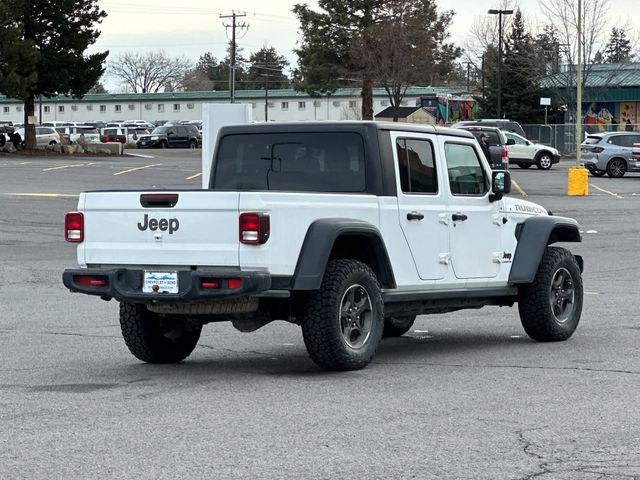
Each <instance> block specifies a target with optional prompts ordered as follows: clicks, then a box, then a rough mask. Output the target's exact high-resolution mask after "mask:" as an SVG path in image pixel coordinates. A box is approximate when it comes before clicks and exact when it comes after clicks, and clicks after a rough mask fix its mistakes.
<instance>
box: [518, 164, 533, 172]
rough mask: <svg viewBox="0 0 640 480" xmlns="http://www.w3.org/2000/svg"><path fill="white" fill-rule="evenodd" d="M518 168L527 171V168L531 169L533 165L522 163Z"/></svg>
mask: <svg viewBox="0 0 640 480" xmlns="http://www.w3.org/2000/svg"><path fill="white" fill-rule="evenodd" d="M518 166H519V167H520V168H524V169H525V170H526V169H527V168H529V167H531V164H530V163H524V162H521V163H519V164H518Z"/></svg>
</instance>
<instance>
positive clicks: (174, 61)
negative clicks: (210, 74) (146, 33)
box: [108, 51, 191, 93]
mask: <svg viewBox="0 0 640 480" xmlns="http://www.w3.org/2000/svg"><path fill="white" fill-rule="evenodd" d="M190 67H191V63H190V62H189V60H187V59H186V57H184V56H181V57H175V58H171V57H169V56H167V54H166V53H164V51H158V52H147V53H136V52H127V53H123V54H121V55H119V56H118V57H116V58H115V60H113V61H111V62H110V63H109V67H108V73H109V75H111V76H112V77H115V78H117V79H118V80H120V81H121V82H122V83H123V84H124V85H125V86H126V87H127V88H128V89H130V90H131V91H132V92H135V93H155V92H160V91H172V90H175V89H178V88H180V87H181V85H182V81H183V80H184V78H185V73H186V72H187V70H188V69H189V68H190Z"/></svg>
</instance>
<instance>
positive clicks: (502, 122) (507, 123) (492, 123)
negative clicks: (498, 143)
mask: <svg viewBox="0 0 640 480" xmlns="http://www.w3.org/2000/svg"><path fill="white" fill-rule="evenodd" d="M474 125H475V126H481V127H497V128H499V129H501V130H505V131H507V132H515V133H517V134H518V135H521V136H523V137H526V135H525V134H524V130H523V129H522V126H521V125H520V124H519V123H518V122H515V121H513V120H508V119H506V118H484V119H480V120H465V121H462V122H458V123H454V124H453V125H451V126H452V127H453V128H459V127H471V126H474Z"/></svg>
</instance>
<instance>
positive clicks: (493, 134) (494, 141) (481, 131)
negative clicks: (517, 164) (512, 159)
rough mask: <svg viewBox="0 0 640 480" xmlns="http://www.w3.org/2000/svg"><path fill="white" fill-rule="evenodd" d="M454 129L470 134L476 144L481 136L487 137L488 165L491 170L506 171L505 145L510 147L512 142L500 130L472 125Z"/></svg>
mask: <svg viewBox="0 0 640 480" xmlns="http://www.w3.org/2000/svg"><path fill="white" fill-rule="evenodd" d="M456 128H458V129H460V130H466V131H468V132H471V133H472V134H473V136H474V137H476V140H478V142H480V137H481V136H482V135H486V136H487V137H489V151H490V152H491V160H490V161H489V163H490V164H491V168H492V169H493V170H501V169H504V170H508V168H509V152H508V151H507V145H511V144H512V142H513V141H511V142H509V141H508V140H507V137H506V135H505V133H504V132H503V131H502V130H501V129H499V128H497V127H480V126H474V125H470V126H469V125H464V126H460V127H456Z"/></svg>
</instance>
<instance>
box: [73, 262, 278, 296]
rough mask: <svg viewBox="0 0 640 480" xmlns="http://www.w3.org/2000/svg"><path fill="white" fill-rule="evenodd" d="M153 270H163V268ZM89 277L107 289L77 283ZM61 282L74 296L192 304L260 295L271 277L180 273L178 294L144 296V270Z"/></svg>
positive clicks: (92, 273) (89, 272)
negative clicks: (215, 285)
mask: <svg viewBox="0 0 640 480" xmlns="http://www.w3.org/2000/svg"><path fill="white" fill-rule="evenodd" d="M154 270H162V268H156V269H154ZM166 270H171V269H166ZM87 276H89V277H98V278H101V279H106V281H107V283H106V285H104V286H89V285H84V284H80V283H79V282H78V281H77V277H87ZM229 279H240V280H241V282H240V286H239V287H238V288H229ZM62 282H63V283H64V285H65V287H67V288H68V289H69V290H71V291H72V292H79V293H85V294H87V295H96V296H99V297H102V298H104V299H111V298H115V299H116V300H118V301H120V302H131V303H165V302H166V303H191V302H202V301H206V300H215V299H224V298H233V297H239V296H246V295H257V294H259V293H262V292H264V291H266V290H269V288H270V287H271V275H270V274H269V273H267V272H241V271H239V270H210V271H192V270H181V271H178V293H175V294H174V293H171V294H170V293H159V294H158V293H144V292H142V283H143V270H139V269H127V268H114V269H96V268H81V269H67V270H65V271H64V273H63V274H62ZM203 282H207V283H218V285H219V287H218V288H203V287H202V283H203ZM235 283H237V281H236V282H235Z"/></svg>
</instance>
